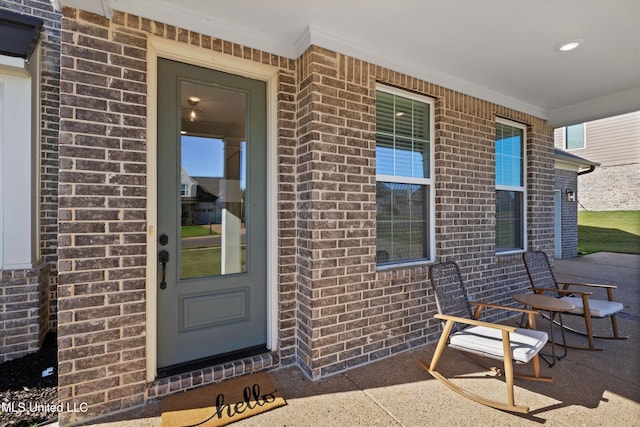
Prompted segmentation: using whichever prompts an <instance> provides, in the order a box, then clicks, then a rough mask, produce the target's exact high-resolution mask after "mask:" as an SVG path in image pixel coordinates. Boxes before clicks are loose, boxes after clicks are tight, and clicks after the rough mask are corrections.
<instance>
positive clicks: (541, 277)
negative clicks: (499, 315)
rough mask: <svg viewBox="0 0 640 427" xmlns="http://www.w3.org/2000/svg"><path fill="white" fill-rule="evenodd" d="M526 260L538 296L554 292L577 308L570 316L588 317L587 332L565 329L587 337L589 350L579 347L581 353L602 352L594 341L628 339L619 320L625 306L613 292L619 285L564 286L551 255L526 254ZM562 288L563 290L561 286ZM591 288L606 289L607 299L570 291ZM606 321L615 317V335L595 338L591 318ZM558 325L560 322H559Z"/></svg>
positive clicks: (566, 327)
mask: <svg viewBox="0 0 640 427" xmlns="http://www.w3.org/2000/svg"><path fill="white" fill-rule="evenodd" d="M522 258H523V259H524V265H525V267H526V269H527V273H528V274H529V279H530V280H531V286H532V287H531V289H532V290H533V291H534V292H535V293H537V294H542V293H544V292H554V293H555V294H556V295H558V296H559V297H560V298H561V299H563V300H566V301H568V302H570V303H571V304H573V305H574V306H575V309H573V310H571V311H568V312H567V313H566V314H572V315H575V316H582V317H584V323H585V329H586V332H583V331H579V330H577V329H573V328H570V327H568V326H566V325H562V327H563V328H564V329H566V330H568V331H571V332H574V333H577V334H580V335H584V336H586V337H587V339H588V341H589V346H588V347H575V346H571V347H572V348H578V349H581V350H602V348H600V347H596V346H595V344H594V338H604V339H618V340H624V339H627V338H628V337H623V336H620V334H619V333H618V321H617V319H616V313H618V312H619V311H622V309H623V308H624V306H623V305H622V304H621V303H619V302H615V301H614V299H613V290H614V289H616V286H613V285H595V284H587V283H561V284H559V283H558V282H557V280H556V277H555V275H554V274H553V270H552V269H551V264H549V258H547V254H546V253H544V252H542V251H533V252H526V253H524V254H523V255H522ZM560 285H562V287H560ZM576 286H580V287H583V288H584V287H589V288H592V289H598V288H599V289H606V291H607V300H596V299H591V298H590V296H591V295H592V292H588V291H580V290H576V289H569V288H570V287H576ZM592 317H597V318H603V317H611V328H612V330H613V336H595V335H593V326H592V323H591V318H592ZM555 323H556V324H557V325H559V323H557V322H555Z"/></svg>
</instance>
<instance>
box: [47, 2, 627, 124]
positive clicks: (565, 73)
mask: <svg viewBox="0 0 640 427" xmlns="http://www.w3.org/2000/svg"><path fill="white" fill-rule="evenodd" d="M52 2H59V3H61V5H62V6H70V7H76V8H80V9H84V10H89V11H91V12H94V13H99V14H102V15H105V16H107V15H108V14H109V13H110V11H111V10H118V11H122V12H127V13H131V14H134V15H138V16H141V17H145V18H148V19H151V20H156V21H159V22H164V23H168V24H171V25H174V26H176V27H181V28H185V29H189V30H192V31H196V32H200V33H203V34H207V35H211V36H214V37H217V38H220V39H223V40H227V41H231V42H234V43H238V44H241V45H244V46H249V47H253V48H255V49H260V50H263V51H266V52H270V53H273V54H277V55H281V56H284V57H287V58H291V59H295V58H298V57H299V56H300V55H301V54H302V52H304V51H305V50H306V49H307V48H308V47H309V46H310V45H312V44H313V45H317V46H320V47H324V48H327V49H331V50H335V51H338V52H341V53H344V54H346V55H350V56H353V57H356V58H359V59H362V60H365V61H369V62H371V63H374V64H376V65H381V66H384V67H387V68H389V69H392V70H395V71H399V72H402V73H406V74H408V75H411V76H414V77H417V78H420V79H424V80H426V81H429V82H432V83H435V84H439V85H441V86H444V87H448V88H451V89H454V90H457V91H460V92H463V93H467V94H469V95H473V96H476V97H479V98H482V99H485V100H488V101H491V102H495V103H497V104H500V105H504V106H506V107H510V108H514V109H516V110H519V111H523V112H526V113H530V114H533V115H535V116H538V117H542V118H546V119H547V120H548V121H549V123H550V124H551V125H552V126H555V127H559V126H564V125H567V124H574V123H579V122H582V121H588V120H594V119H598V118H603V117H608V116H612V115H616V114H621V113H625V112H631V111H635V110H640V96H638V94H639V92H640V43H638V40H640V25H638V23H637V22H638V18H639V17H640V1H638V0H590V1H582V0H553V1H552V0H518V1H503V0H377V1H373V0H369V1H367V0H341V1H340V0H297V1H293V0H268V1H266V0H216V1H211V0H208V1H204V0H180V1H169V0H52ZM576 38H579V39H582V40H583V44H582V45H581V46H579V47H578V48H577V49H575V50H573V51H571V52H560V51H559V50H558V49H557V47H558V46H559V44H560V43H562V42H565V41H567V40H571V39H576Z"/></svg>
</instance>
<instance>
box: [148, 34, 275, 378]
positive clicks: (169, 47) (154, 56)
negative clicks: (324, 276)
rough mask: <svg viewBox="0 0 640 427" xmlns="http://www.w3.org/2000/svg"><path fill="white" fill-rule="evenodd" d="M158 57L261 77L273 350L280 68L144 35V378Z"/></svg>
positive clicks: (152, 279) (152, 350)
mask: <svg viewBox="0 0 640 427" xmlns="http://www.w3.org/2000/svg"><path fill="white" fill-rule="evenodd" d="M158 58H166V59H172V60H175V61H180V62H183V63H186V64H191V65H196V66H200V67H203V68H208V69H212V70H216V71H222V72H226V73H230V74H236V75H239V76H242V77H249V78H253V79H256V80H262V81H264V82H265V83H266V92H267V93H266V99H267V111H266V120H267V135H266V137H267V171H266V172H267V230H266V233H267V260H266V261H267V347H268V348H269V349H270V350H271V351H275V350H277V345H278V329H277V328H278V323H277V312H278V307H277V302H278V294H277V247H278V243H277V168H276V165H277V162H276V160H277V159H276V151H277V150H276V148H277V147H276V145H277V96H276V95H277V77H278V71H279V69H278V68H277V67H273V66H270V65H265V64H261V63H256V62H254V61H250V60H247V59H243V58H237V57H233V56H230V55H226V54H223V53H219V52H212V51H211V50H208V49H204V48H201V47H197V46H191V45H186V44H184V43H180V42H176V41H173V40H167V39H164V38H161V37H158V36H149V37H148V38H147V67H148V68H147V266H146V267H147V268H146V277H147V280H146V300H147V307H146V309H147V321H146V341H147V342H146V354H147V356H146V363H147V381H148V382H151V381H154V380H155V379H156V377H157V369H158V365H157V322H156V318H157V304H158V300H157V297H158V294H157V293H158V285H157V284H158V277H157V257H156V254H157V252H158V236H157V225H158V212H157V203H158V200H157V191H158V188H157V178H158V171H157V162H158V156H157V155H158V153H157V124H158V118H157V112H156V110H157V108H156V105H157V101H158V94H157V82H158V70H157V61H158Z"/></svg>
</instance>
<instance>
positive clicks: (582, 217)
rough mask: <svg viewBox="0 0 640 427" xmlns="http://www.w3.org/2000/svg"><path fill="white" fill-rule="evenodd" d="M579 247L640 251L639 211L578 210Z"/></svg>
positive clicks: (598, 249)
mask: <svg viewBox="0 0 640 427" xmlns="http://www.w3.org/2000/svg"><path fill="white" fill-rule="evenodd" d="M578 251H579V252H581V253H593V252H601V251H605V252H619V253H627V254H640V211H602V212H593V211H592V212H578Z"/></svg>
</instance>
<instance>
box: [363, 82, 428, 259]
mask: <svg viewBox="0 0 640 427" xmlns="http://www.w3.org/2000/svg"><path fill="white" fill-rule="evenodd" d="M432 104H433V102H432V101H431V100H430V99H429V98H426V97H423V96H419V95H414V94H410V93H407V92H404V91H400V90H398V89H393V88H388V87H384V86H379V87H378V90H377V91H376V181H377V182H376V233H377V234H376V235H377V237H376V246H377V247H376V263H377V264H378V265H379V266H384V265H393V264H398V263H404V262H411V261H424V260H428V259H430V258H431V254H432V253H433V246H434V241H433V238H432V236H433V230H432V224H433V218H432V217H433V201H432V199H433V190H432V187H433V178H432V176H431V174H432V161H433V155H432V152H433V144H432V141H431V135H432V134H433V131H432V125H433V107H432Z"/></svg>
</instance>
